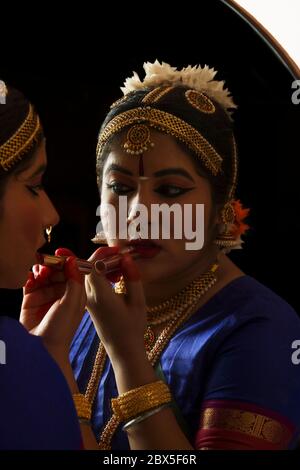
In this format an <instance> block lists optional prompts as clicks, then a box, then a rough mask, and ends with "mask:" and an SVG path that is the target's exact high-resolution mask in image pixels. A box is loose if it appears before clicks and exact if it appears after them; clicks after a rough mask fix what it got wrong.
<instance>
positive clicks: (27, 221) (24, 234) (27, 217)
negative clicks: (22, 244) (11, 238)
mask: <svg viewBox="0 0 300 470" xmlns="http://www.w3.org/2000/svg"><path fill="white" fill-rule="evenodd" d="M15 230H16V231H17V232H18V238H22V239H24V240H26V241H29V242H30V244H36V242H37V241H38V240H39V239H40V238H41V231H42V222H41V217H40V214H39V212H38V211H37V210H36V209H34V208H30V207H28V205H27V206H26V207H23V210H22V211H21V212H20V213H19V216H18V217H17V220H16V228H15Z"/></svg>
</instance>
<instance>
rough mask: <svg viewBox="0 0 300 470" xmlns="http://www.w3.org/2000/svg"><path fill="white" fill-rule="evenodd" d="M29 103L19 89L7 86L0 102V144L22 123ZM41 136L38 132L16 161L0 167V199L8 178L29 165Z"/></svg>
mask: <svg viewBox="0 0 300 470" xmlns="http://www.w3.org/2000/svg"><path fill="white" fill-rule="evenodd" d="M29 105H30V103H29V101H28V100H27V99H26V98H25V97H24V95H23V94H22V93H21V92H20V91H18V90H16V89H14V88H11V87H9V88H8V94H7V96H6V103H5V104H0V146H1V145H3V144H4V143H5V142H7V140H8V139H9V138H10V137H11V136H13V135H14V133H15V132H16V131H17V130H18V129H19V128H20V126H21V125H22V124H23V122H24V121H25V119H26V117H27V115H28V111H29ZM42 138H43V135H42V133H39V134H38V135H37V138H36V139H35V141H34V143H33V145H32V146H31V147H30V150H29V151H27V152H26V153H25V154H23V155H22V159H21V160H19V161H17V162H16V163H15V164H14V165H13V166H12V167H11V168H10V169H8V170H7V171H5V170H4V169H3V168H1V167H0V201H1V199H2V197H3V194H4V192H5V187H6V184H7V182H8V180H9V178H10V177H11V176H12V175H13V174H16V173H20V172H21V171H24V170H25V169H27V167H29V166H30V164H31V162H32V160H33V158H34V157H35V153H36V150H37V148H38V147H39V145H40V143H41V141H42Z"/></svg>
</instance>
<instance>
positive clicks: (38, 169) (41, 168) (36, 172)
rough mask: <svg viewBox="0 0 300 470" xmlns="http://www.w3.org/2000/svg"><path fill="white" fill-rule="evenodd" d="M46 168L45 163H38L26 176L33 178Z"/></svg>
mask: <svg viewBox="0 0 300 470" xmlns="http://www.w3.org/2000/svg"><path fill="white" fill-rule="evenodd" d="M46 168H47V165H46V164H45V163H44V164H43V165H40V166H39V167H38V168H37V169H36V170H35V171H34V172H33V173H32V174H31V175H30V176H28V179H31V178H34V177H35V176H38V175H40V174H41V173H44V172H45V171H46Z"/></svg>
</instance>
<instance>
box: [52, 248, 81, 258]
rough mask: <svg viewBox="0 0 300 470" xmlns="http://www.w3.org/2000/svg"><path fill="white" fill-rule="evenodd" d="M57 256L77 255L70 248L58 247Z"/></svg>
mask: <svg viewBox="0 0 300 470" xmlns="http://www.w3.org/2000/svg"><path fill="white" fill-rule="evenodd" d="M55 256H76V255H75V254H74V253H73V251H71V250H69V248H57V250H55Z"/></svg>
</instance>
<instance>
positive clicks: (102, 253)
mask: <svg viewBox="0 0 300 470" xmlns="http://www.w3.org/2000/svg"><path fill="white" fill-rule="evenodd" d="M118 252H119V247H118V246H104V247H101V248H98V249H97V250H96V251H94V253H93V254H92V255H91V256H90V257H89V259H88V261H91V262H93V261H96V260H100V259H103V258H106V257H107V256H112V255H116V254H117V253H118Z"/></svg>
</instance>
